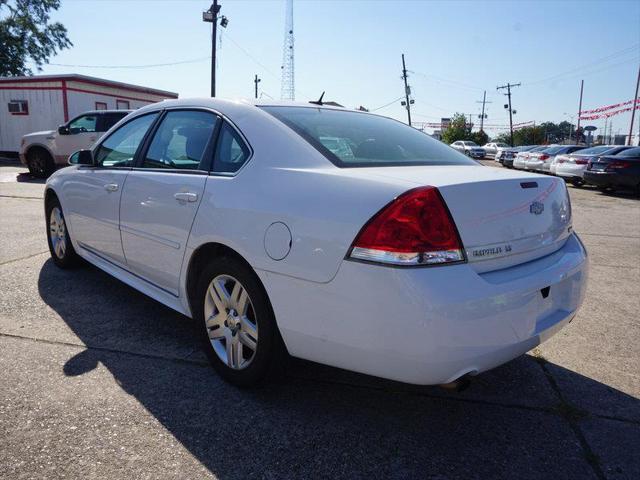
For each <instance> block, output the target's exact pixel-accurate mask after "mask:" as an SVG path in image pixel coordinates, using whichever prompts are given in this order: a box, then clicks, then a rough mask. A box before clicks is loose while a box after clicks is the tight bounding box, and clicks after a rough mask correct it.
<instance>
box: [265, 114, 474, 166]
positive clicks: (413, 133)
mask: <svg viewBox="0 0 640 480" xmlns="http://www.w3.org/2000/svg"><path fill="white" fill-rule="evenodd" d="M261 108H262V109H264V110H265V111H267V112H268V113H270V114H271V115H273V116H274V117H276V118H277V119H278V120H280V121H281V122H283V123H284V124H285V125H287V126H288V127H290V128H291V129H292V130H294V131H295V132H296V133H298V134H299V135H300V136H301V137H302V138H304V139H305V140H306V141H307V142H309V143H310V144H311V145H313V146H314V147H315V148H316V149H317V150H318V151H319V152H320V153H322V154H323V155H324V156H325V157H326V158H327V159H328V160H330V161H331V162H332V163H333V164H334V165H336V166H338V167H341V168H349V167H382V166H406V165H477V162H475V161H473V160H471V159H469V158H467V157H466V156H465V155H462V154H461V153H458V152H456V151H455V150H454V149H452V148H450V147H449V146H447V145H445V144H444V143H442V142H440V141H438V140H435V139H433V138H431V137H430V136H428V135H426V134H424V133H422V132H420V131H419V130H416V129H415V128H412V127H409V126H407V125H405V124H404V123H401V122H398V121H396V120H392V119H390V118H386V117H380V116H378V115H371V114H367V113H358V112H352V111H341V110H331V109H325V108H312V107H280V106H265V107H261Z"/></svg>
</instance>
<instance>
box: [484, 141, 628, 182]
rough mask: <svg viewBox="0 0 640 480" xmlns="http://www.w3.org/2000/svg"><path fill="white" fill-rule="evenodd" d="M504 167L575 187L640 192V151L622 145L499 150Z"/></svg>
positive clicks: (509, 148) (554, 146) (497, 158)
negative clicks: (547, 175)
mask: <svg viewBox="0 0 640 480" xmlns="http://www.w3.org/2000/svg"><path fill="white" fill-rule="evenodd" d="M495 160H496V161H497V162H499V163H501V164H502V165H503V166H504V167H507V168H515V169H518V170H529V171H534V172H537V173H546V174H551V175H556V176H559V177H562V178H564V179H565V180H566V181H568V182H571V183H572V184H573V185H575V186H577V187H581V186H582V185H584V184H585V183H589V184H592V185H595V186H597V187H599V188H601V189H605V190H612V189H616V188H631V189H634V190H637V191H640V147H632V146H622V145H599V146H596V147H589V148H587V147H586V146H581V145H527V146H522V147H505V148H500V149H498V151H497V153H496V156H495Z"/></svg>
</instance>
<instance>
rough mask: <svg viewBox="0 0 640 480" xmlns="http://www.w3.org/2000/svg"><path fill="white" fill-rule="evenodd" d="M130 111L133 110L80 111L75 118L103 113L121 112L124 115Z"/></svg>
mask: <svg viewBox="0 0 640 480" xmlns="http://www.w3.org/2000/svg"><path fill="white" fill-rule="evenodd" d="M131 112H133V110H88V111H86V112H82V113H80V114H79V115H77V116H76V118H77V117H80V116H82V115H104V114H105V113H122V114H124V115H129V114H130V113H131Z"/></svg>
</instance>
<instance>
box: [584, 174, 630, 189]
mask: <svg viewBox="0 0 640 480" xmlns="http://www.w3.org/2000/svg"><path fill="white" fill-rule="evenodd" d="M584 181H585V182H587V183H589V184H591V185H596V186H598V187H616V186H620V187H631V188H633V187H637V186H638V183H639V182H640V180H639V179H638V177H637V176H631V175H621V174H620V173H618V172H593V171H590V170H587V171H585V172H584Z"/></svg>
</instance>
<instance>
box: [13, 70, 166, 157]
mask: <svg viewBox="0 0 640 480" xmlns="http://www.w3.org/2000/svg"><path fill="white" fill-rule="evenodd" d="M171 98H178V94H177V93H174V92H166V91H164V90H158V89H155V88H148V87H141V86H138V85H130V84H128V83H121V82H114V81H112V80H105V79H102V78H95V77H88V76H85V75H78V74H75V73H72V74H65V75H36V76H32V77H5V78H0V152H17V151H18V150H19V147H20V138H21V137H22V136H23V135H26V134H27V133H31V132H37V131H40V130H55V129H56V128H57V127H58V126H59V125H61V124H64V123H66V122H68V121H69V120H71V119H73V118H74V117H76V116H78V115H80V114H81V113H83V112H87V111H90V110H128V109H136V108H140V107H142V106H144V105H148V104H150V103H155V102H159V101H162V100H165V99H171Z"/></svg>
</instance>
